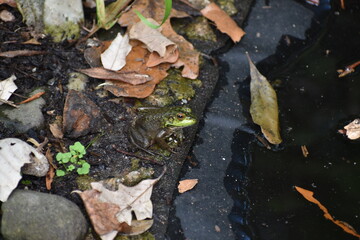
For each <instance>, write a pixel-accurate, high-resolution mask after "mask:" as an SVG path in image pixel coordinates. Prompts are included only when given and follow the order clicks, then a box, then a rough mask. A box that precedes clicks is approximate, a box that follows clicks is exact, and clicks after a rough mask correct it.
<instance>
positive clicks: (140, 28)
mask: <svg viewBox="0 0 360 240" xmlns="http://www.w3.org/2000/svg"><path fill="white" fill-rule="evenodd" d="M148 21H149V22H151V23H153V24H155V25H158V23H157V22H156V21H155V20H154V19H152V18H148ZM129 37H130V39H135V40H139V41H140V42H142V43H144V44H145V45H146V47H147V49H148V50H149V51H150V52H157V53H158V54H159V55H160V57H164V56H165V53H166V48H167V47H168V46H174V45H175V44H174V43H173V42H172V41H170V40H169V39H167V38H166V37H164V35H162V34H161V27H160V28H158V29H153V28H151V27H149V26H147V25H146V24H145V23H143V22H142V21H140V22H137V23H136V24H134V25H133V26H132V27H131V28H130V31H129Z"/></svg>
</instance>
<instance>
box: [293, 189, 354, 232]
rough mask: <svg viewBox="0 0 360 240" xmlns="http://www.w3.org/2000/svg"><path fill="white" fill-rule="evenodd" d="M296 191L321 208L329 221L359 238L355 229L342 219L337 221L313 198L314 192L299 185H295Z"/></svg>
mask: <svg viewBox="0 0 360 240" xmlns="http://www.w3.org/2000/svg"><path fill="white" fill-rule="evenodd" d="M295 189H296V191H298V192H299V193H300V194H301V195H302V196H303V197H304V198H305V199H306V200H308V201H309V202H312V203H315V204H316V205H318V207H319V208H320V209H321V211H323V212H324V217H325V218H326V219H328V220H330V221H332V222H333V223H335V224H336V225H338V226H339V227H341V228H342V229H343V230H344V231H345V232H347V233H349V234H351V235H353V236H355V237H357V238H360V234H358V233H357V232H356V231H355V229H354V228H353V227H352V226H351V225H350V224H348V223H346V222H343V221H339V220H335V219H334V218H333V217H332V216H331V214H330V213H329V211H328V210H327V209H326V207H325V206H324V205H322V204H321V203H320V202H319V201H318V200H317V199H316V198H314V193H313V192H311V191H309V190H306V189H304V188H301V187H297V186H295Z"/></svg>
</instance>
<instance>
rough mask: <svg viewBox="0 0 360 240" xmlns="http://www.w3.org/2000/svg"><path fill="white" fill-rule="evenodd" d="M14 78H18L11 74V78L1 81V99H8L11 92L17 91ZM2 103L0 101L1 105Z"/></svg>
mask: <svg viewBox="0 0 360 240" xmlns="http://www.w3.org/2000/svg"><path fill="white" fill-rule="evenodd" d="M14 80H16V77H15V75H11V76H10V77H9V78H7V79H5V80H3V81H1V82H0V99H2V100H5V101H7V100H8V99H9V98H10V96H11V94H12V93H13V92H15V90H16V89H17V86H16V84H15V83H14ZM1 104H3V103H2V102H1V101H0V105H1Z"/></svg>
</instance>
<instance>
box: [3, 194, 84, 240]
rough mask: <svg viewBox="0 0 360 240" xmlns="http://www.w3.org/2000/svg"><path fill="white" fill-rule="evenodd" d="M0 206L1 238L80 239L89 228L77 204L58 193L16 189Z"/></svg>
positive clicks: (38, 239) (34, 239) (7, 239)
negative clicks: (0, 206)
mask: <svg viewBox="0 0 360 240" xmlns="http://www.w3.org/2000/svg"><path fill="white" fill-rule="evenodd" d="M1 209H2V212H3V215H2V220H1V233H2V235H3V237H4V240H14V239H23V240H49V239H51V240H64V239H66V240H82V239H84V238H85V234H86V232H87V229H88V225H87V222H86V220H85V217H84V216H83V214H82V212H81V211H80V209H79V207H78V206H77V205H76V204H75V203H73V202H71V201H69V200H67V199H65V198H63V197H60V196H57V195H51V194H46V193H39V192H34V191H26V190H15V191H14V192H13V193H12V194H11V196H10V198H9V199H8V201H6V202H5V203H3V204H2V208H1Z"/></svg>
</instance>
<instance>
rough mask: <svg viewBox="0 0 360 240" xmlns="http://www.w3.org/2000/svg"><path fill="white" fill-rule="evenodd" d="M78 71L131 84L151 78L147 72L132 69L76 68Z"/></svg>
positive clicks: (90, 75)
mask: <svg viewBox="0 0 360 240" xmlns="http://www.w3.org/2000/svg"><path fill="white" fill-rule="evenodd" d="M78 71H79V72H81V73H84V74H86V75H88V76H89V77H93V78H98V79H104V80H114V81H122V82H125V83H129V84H131V85H138V84H142V83H146V82H148V81H151V80H152V77H151V76H150V75H147V74H140V73H137V72H134V71H132V72H124V71H122V72H114V71H111V70H107V69H105V68H102V67H97V68H88V69H78Z"/></svg>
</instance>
